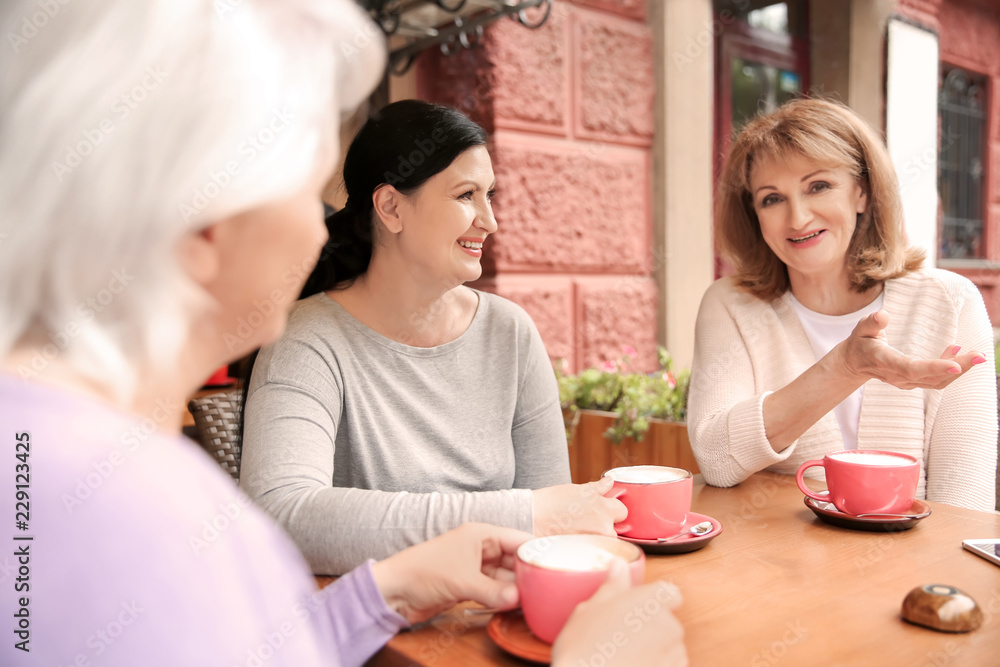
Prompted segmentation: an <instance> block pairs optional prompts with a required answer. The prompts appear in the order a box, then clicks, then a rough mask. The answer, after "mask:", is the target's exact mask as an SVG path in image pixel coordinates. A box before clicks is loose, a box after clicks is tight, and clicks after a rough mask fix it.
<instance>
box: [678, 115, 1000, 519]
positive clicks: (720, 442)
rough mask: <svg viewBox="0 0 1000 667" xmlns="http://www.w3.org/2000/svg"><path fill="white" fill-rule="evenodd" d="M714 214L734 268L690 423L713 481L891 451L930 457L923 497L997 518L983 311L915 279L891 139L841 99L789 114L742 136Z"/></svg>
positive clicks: (700, 331) (950, 290)
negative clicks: (854, 453) (829, 456)
mask: <svg viewBox="0 0 1000 667" xmlns="http://www.w3.org/2000/svg"><path fill="white" fill-rule="evenodd" d="M717 202H718V212H717V214H716V221H717V225H718V233H719V236H718V238H719V241H720V246H721V247H722V248H723V251H724V252H725V253H726V255H727V256H728V257H729V258H730V259H731V260H732V261H733V263H734V266H735V267H736V274H735V275H734V276H731V277H727V278H723V279H722V280H719V281H718V282H716V283H715V284H714V285H712V287H710V288H709V290H708V291H707V292H706V294H705V297H704V299H703V300H702V304H701V310H700V312H699V313H698V324H697V332H696V343H695V357H694V364H693V368H692V373H691V394H690V399H689V406H688V428H689V430H690V432H691V444H692V447H693V448H694V453H695V455H696V456H697V457H698V465H699V466H700V468H701V471H702V473H703V474H704V476H705V479H706V480H707V481H708V482H709V483H710V484H715V485H718V486H731V485H733V484H738V483H739V482H741V481H743V480H744V479H746V478H747V477H749V476H750V475H751V474H753V473H754V472H756V471H758V470H761V469H763V468H768V469H769V470H774V471H776V472H784V473H792V474H794V473H795V471H796V470H797V469H798V467H799V465H800V464H801V463H803V462H804V461H807V460H810V459H817V458H822V457H823V455H824V454H826V453H827V452H831V451H835V450H840V449H879V450H890V451H897V452H902V453H905V454H910V455H912V456H914V457H916V458H917V459H918V460H919V461H920V462H921V478H920V484H919V487H918V489H917V493H918V495H919V496H920V497H926V498H929V499H930V500H934V501H938V502H945V503H949V504H952V505H959V506H963V507H969V508H973V509H978V510H991V509H993V506H994V502H995V499H994V495H995V489H994V482H995V470H996V454H997V447H996V443H997V412H996V405H997V404H996V400H997V395H996V387H995V385H994V376H993V372H992V370H993V340H992V330H991V327H990V321H989V318H988V317H987V314H986V307H985V305H984V304H983V299H982V297H981V296H980V294H979V290H977V289H976V287H975V285H973V284H972V283H971V282H970V281H969V280H967V279H965V278H963V277H961V276H958V275H956V274H954V273H949V272H948V271H942V270H939V269H922V268H920V265H921V263H922V261H923V252H922V251H921V250H919V249H918V248H913V247H910V246H908V244H907V242H906V233H905V229H904V227H903V215H902V206H901V203H900V200H899V186H898V183H897V181H896V174H895V171H894V169H893V167H892V162H891V161H890V159H889V156H888V154H887V152H886V150H885V146H884V145H883V144H882V141H881V139H879V138H878V136H877V135H876V134H875V133H874V132H873V131H872V130H871V129H870V128H869V127H868V126H867V125H866V124H865V123H864V122H863V121H862V120H861V119H860V118H858V116H857V115H855V114H854V113H853V112H852V111H851V110H850V109H848V108H846V107H844V106H842V105H839V104H836V103H833V102H829V101H825V100H815V99H812V100H795V101H793V102H789V103H787V104H786V105H784V106H783V107H781V108H780V109H778V110H777V111H775V112H774V113H773V114H770V115H767V116H763V117H760V118H757V119H755V120H754V121H752V122H751V123H750V124H748V125H747V126H746V127H745V128H744V129H743V131H742V132H741V133H740V135H739V137H737V139H736V140H735V141H734V142H733V147H732V150H731V152H730V155H729V158H728V161H727V164H726V168H725V171H724V173H723V177H722V179H721V180H720V182H719V195H718V197H717Z"/></svg>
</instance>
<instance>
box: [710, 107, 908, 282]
mask: <svg viewBox="0 0 1000 667" xmlns="http://www.w3.org/2000/svg"><path fill="white" fill-rule="evenodd" d="M789 155H799V156H802V157H803V158H805V159H807V160H809V161H812V162H816V163H818V164H822V165H824V166H827V167H840V168H845V169H847V170H848V171H849V172H850V173H851V174H852V175H853V176H854V178H856V179H857V181H858V183H859V184H860V185H861V188H862V190H863V191H864V193H865V195H866V196H867V200H868V201H867V206H866V208H865V212H864V213H862V214H860V215H859V217H858V222H857V227H856V228H855V230H854V236H853V237H852V239H851V243H850V245H849V246H848V249H847V260H846V261H847V269H848V273H849V275H850V278H851V286H852V287H853V288H854V289H855V290H856V291H858V292H864V291H866V290H868V289H870V288H871V287H873V286H875V285H877V284H878V283H881V282H883V281H886V280H889V279H891V278H898V277H900V276H903V275H906V274H907V273H909V272H911V271H914V270H916V269H918V268H920V266H921V264H922V263H923V261H924V257H925V253H924V251H923V250H922V249H920V248H916V247H911V246H909V245H908V242H907V238H906V231H905V229H904V226H903V208H902V202H901V201H900V197H899V184H898V181H897V179H896V172H895V169H894V168H893V166H892V162H891V160H890V159H889V155H888V153H887V151H886V149H885V145H884V144H883V143H882V140H881V139H880V138H879V136H878V135H877V134H876V133H875V131H874V130H873V129H872V128H871V127H870V126H869V125H868V124H867V123H866V122H865V121H863V120H862V119H861V118H859V117H858V116H857V115H856V114H855V113H854V112H853V111H851V110H850V109H849V108H847V107H846V106H844V105H842V104H839V103H837V102H833V101H830V100H823V99H795V100H791V101H789V102H787V103H785V104H784V105H782V106H781V107H780V108H779V109H777V110H776V111H774V112H773V113H770V114H767V115H762V116H758V117H757V118H755V119H754V120H752V121H751V122H750V123H748V124H747V126H746V127H744V128H743V130H742V131H741V132H740V134H739V136H737V137H736V139H735V140H734V141H733V144H732V147H731V148H730V151H729V157H728V158H727V160H726V166H725V168H724V169H723V172H722V177H721V178H720V179H719V186H718V187H719V189H718V193H717V196H716V210H715V224H716V230H717V239H718V243H719V249H720V251H721V252H722V254H723V255H724V256H725V257H726V258H727V259H729V260H730V261H731V262H732V264H733V266H734V268H735V270H736V273H735V276H734V278H735V279H736V281H737V284H738V285H739V286H740V287H742V288H744V289H746V290H747V291H749V292H750V293H751V294H753V295H755V296H757V297H759V298H761V299H765V300H772V299H775V298H777V297H779V296H781V295H782V294H784V293H785V292H786V291H787V290H788V289H789V282H788V269H787V267H786V266H785V264H784V263H783V262H782V261H781V260H780V259H778V257H777V256H776V255H775V254H774V252H773V251H772V250H771V248H770V247H768V245H767V243H766V242H765V241H764V237H763V235H762V234H761V230H760V222H759V221H758V219H757V213H756V211H755V210H754V202H753V194H752V192H751V188H750V174H751V171H752V170H753V167H754V165H755V164H759V163H761V162H763V161H766V160H769V159H772V158H773V159H779V160H780V159H783V158H786V157H788V156H789Z"/></svg>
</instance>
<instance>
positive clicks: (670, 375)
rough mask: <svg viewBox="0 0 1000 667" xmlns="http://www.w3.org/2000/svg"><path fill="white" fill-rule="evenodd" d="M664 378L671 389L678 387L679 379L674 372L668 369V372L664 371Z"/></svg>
mask: <svg viewBox="0 0 1000 667" xmlns="http://www.w3.org/2000/svg"><path fill="white" fill-rule="evenodd" d="M663 379H664V380H666V381H667V385H668V386H669V387H670V388H671V389H676V388H677V379H676V378H675V377H674V374H673V372H671V371H667V372H666V373H664V374H663Z"/></svg>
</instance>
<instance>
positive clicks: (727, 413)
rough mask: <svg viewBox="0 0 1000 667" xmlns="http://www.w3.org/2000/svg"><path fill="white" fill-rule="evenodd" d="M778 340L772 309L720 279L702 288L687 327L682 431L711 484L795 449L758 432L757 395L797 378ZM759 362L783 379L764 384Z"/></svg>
mask: <svg viewBox="0 0 1000 667" xmlns="http://www.w3.org/2000/svg"><path fill="white" fill-rule="evenodd" d="M755 302H756V303H755ZM734 310H737V311H741V312H740V315H739V316H737V315H736V314H734ZM783 338H784V333H783V331H782V329H781V325H780V322H779V318H778V315H776V314H775V312H774V310H773V309H771V308H770V307H769V306H768V305H767V304H764V303H763V302H760V300H759V299H755V298H754V297H751V296H744V295H741V294H738V293H737V292H736V290H735V288H734V287H733V285H732V283H731V281H729V280H728V279H723V280H720V281H717V282H716V283H715V284H713V285H712V286H711V287H710V288H709V289H708V291H707V292H706V293H705V296H704V297H703V299H702V302H701V307H700V308H699V311H698V319H697V323H696V325H695V351H694V360H693V363H692V367H691V368H692V370H691V388H690V394H689V396H688V431H689V436H690V438H691V447H692V450H693V451H694V454H695V458H696V459H697V460H698V467H699V468H700V469H701V472H702V474H703V475H704V477H705V481H706V482H708V483H709V484H712V485H713V486H733V485H735V484H739V483H740V482H742V481H743V480H744V479H746V478H747V477H749V476H750V475H752V474H753V473H755V472H757V471H759V470H762V469H764V468H766V467H768V466H771V465H774V464H776V463H780V462H782V461H785V460H786V459H788V457H789V456H790V455H791V454H792V453H793V452H794V451H795V446H796V444H797V442H796V443H793V444H792V445H790V446H789V447H788V448H787V449H785V450H784V451H783V452H781V453H780V454H779V453H776V452H775V451H774V449H773V448H772V447H771V444H770V442H769V441H768V439H767V434H766V432H765V429H764V415H763V404H764V398H765V397H766V396H767V395H768V393H770V392H771V391H774V390H775V389H778V388H780V387H781V386H784V384H787V383H788V382H790V381H791V380H792V379H794V378H795V377H796V375H797V374H796V373H794V372H793V371H792V369H790V368H788V362H787V360H785V359H781V358H779V356H780V355H779V353H777V352H776V349H778V348H779V347H780V346H781V342H782V339H783ZM751 345H754V349H753V350H751V347H750V346H751ZM800 347H801V346H800ZM785 352H786V353H791V351H789V350H788V349H787V348H785ZM753 353H756V358H754V357H753ZM762 363H764V364H770V366H769V368H770V369H771V373H770V375H773V376H776V378H777V381H779V382H780V381H781V380H782V379H784V383H783V384H777V385H772V386H771V387H769V388H764V387H767V383H766V382H762V378H761V377H760V373H759V370H760V369H759V368H758V366H760V365H761V364H762ZM786 378H787V379H786Z"/></svg>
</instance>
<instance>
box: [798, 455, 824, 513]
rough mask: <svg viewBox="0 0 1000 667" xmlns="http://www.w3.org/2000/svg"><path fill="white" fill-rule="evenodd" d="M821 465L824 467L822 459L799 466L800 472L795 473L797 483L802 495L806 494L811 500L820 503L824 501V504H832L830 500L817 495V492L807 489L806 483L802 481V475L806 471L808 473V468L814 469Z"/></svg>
mask: <svg viewBox="0 0 1000 667" xmlns="http://www.w3.org/2000/svg"><path fill="white" fill-rule="evenodd" d="M821 465H823V461H822V459H816V460H813V461H806V462H805V463H803V464H802V465H800V466H799V471H798V472H797V473H795V483H796V484H798V485H799V491H801V492H802V493H804V494H806V495H807V496H809V497H810V498H812V499H814V500H820V501H823V502H830V499H829V498H827V497H824V496H820V495H817V494H816V492H815V491H813V490H811V489H810V488H809V487H807V486H806V484H805V482H804V481H802V475H803V474H804V473H805V471H806V469H807V468H812V467H813V466H821Z"/></svg>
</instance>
